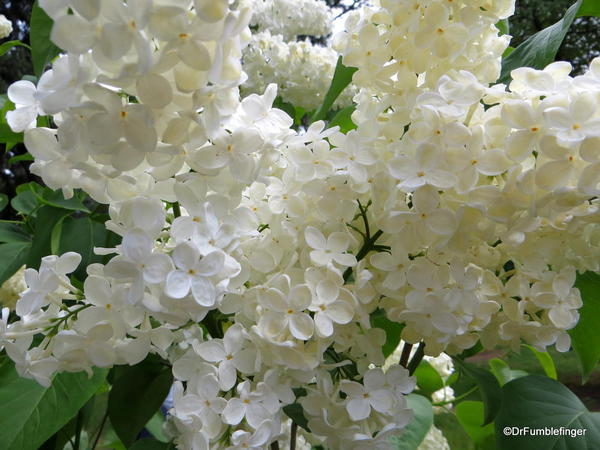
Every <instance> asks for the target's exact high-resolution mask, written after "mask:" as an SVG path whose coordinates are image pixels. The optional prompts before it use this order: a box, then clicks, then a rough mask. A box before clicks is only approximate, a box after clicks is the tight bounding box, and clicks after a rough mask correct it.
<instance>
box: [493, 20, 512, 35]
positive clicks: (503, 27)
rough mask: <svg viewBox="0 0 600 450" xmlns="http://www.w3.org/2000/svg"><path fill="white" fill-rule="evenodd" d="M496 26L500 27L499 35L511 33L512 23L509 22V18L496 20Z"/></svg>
mask: <svg viewBox="0 0 600 450" xmlns="http://www.w3.org/2000/svg"><path fill="white" fill-rule="evenodd" d="M496 28H498V31H499V33H498V35H500V36H503V35H505V34H509V33H510V24H509V23H508V19H502V20H500V21H498V22H496Z"/></svg>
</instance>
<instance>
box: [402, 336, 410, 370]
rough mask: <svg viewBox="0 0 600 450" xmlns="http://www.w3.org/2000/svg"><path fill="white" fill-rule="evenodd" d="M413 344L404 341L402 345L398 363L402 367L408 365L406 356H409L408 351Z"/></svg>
mask: <svg viewBox="0 0 600 450" xmlns="http://www.w3.org/2000/svg"><path fill="white" fill-rule="evenodd" d="M412 347H413V345H412V344H409V343H408V342H405V343H404V347H402V355H401V356H400V365H401V366H402V367H404V368H406V366H407V365H408V358H410V351H411V350H412Z"/></svg>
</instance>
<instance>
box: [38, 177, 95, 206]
mask: <svg viewBox="0 0 600 450" xmlns="http://www.w3.org/2000/svg"><path fill="white" fill-rule="evenodd" d="M29 187H30V189H31V191H32V192H33V193H34V194H35V196H36V197H37V199H38V200H39V202H40V203H43V204H45V205H49V206H54V207H55V208H62V209H68V210H70V211H83V212H86V213H89V212H91V211H90V210H89V209H88V208H87V207H86V206H85V205H84V204H83V202H82V200H81V198H80V197H79V195H73V197H71V198H69V199H66V198H65V197H64V196H63V193H62V191H61V190H60V189H57V190H56V191H53V190H51V189H48V188H47V187H42V186H39V185H38V184H37V183H33V182H32V183H29Z"/></svg>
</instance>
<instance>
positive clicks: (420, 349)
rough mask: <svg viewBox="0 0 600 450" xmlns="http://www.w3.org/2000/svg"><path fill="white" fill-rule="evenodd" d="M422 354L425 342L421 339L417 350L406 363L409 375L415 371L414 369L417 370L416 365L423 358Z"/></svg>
mask: <svg viewBox="0 0 600 450" xmlns="http://www.w3.org/2000/svg"><path fill="white" fill-rule="evenodd" d="M423 356H425V342H423V341H421V343H420V344H419V346H418V347H417V351H416V352H415V354H414V355H413V357H412V359H411V360H410V362H409V363H408V367H407V369H408V373H409V375H412V374H413V373H415V370H417V367H419V364H420V363H421V361H422V360H423Z"/></svg>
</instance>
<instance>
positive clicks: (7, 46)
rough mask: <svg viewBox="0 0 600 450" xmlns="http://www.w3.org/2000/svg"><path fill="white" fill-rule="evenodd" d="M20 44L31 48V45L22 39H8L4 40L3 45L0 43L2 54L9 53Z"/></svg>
mask: <svg viewBox="0 0 600 450" xmlns="http://www.w3.org/2000/svg"><path fill="white" fill-rule="evenodd" d="M19 46H21V47H27V48H28V49H31V47H29V45H27V44H25V43H23V42H21V41H7V42H3V43H2V45H0V56H2V55H4V54H6V53H8V52H9V51H11V50H12V49H13V48H15V47H19Z"/></svg>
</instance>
